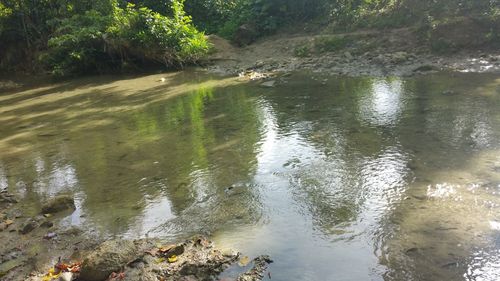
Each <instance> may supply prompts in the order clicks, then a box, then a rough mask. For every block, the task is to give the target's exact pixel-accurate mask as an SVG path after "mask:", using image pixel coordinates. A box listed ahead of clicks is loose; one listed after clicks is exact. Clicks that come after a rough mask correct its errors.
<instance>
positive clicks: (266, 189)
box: [0, 71, 500, 281]
mask: <svg viewBox="0 0 500 281" xmlns="http://www.w3.org/2000/svg"><path fill="white" fill-rule="evenodd" d="M161 78H165V79H163V80H165V81H163V82H161ZM276 81H277V83H276V86H274V87H262V86H260V85H259V83H256V82H245V81H239V80H238V79H237V78H221V77H216V76H210V75H207V74H204V73H200V72H195V71H185V72H179V73H171V74H158V75H149V76H140V77H126V78H124V77H97V78H96V77H91V78H84V79H79V80H74V81H70V82H63V83H58V84H51V85H46V86H41V87H37V88H34V89H23V90H18V91H14V92H8V93H2V94H0V124H1V126H0V189H8V190H9V191H10V192H12V193H14V194H16V195H17V196H19V197H20V198H21V199H22V201H21V204H23V206H24V209H25V212H27V213H30V212H32V213H33V214H35V213H36V210H39V207H40V204H41V202H43V201H44V200H45V199H46V198H49V197H50V196H52V195H54V194H58V193H61V192H63V193H71V194H74V196H75V198H76V201H77V202H76V203H77V210H76V211H75V212H74V213H73V214H72V215H71V216H68V217H66V218H65V219H63V220H62V222H61V227H62V228H64V227H71V226H79V227H82V228H83V229H85V231H86V233H87V234H88V235H99V236H105V237H110V238H112V237H124V238H139V237H146V236H148V237H154V236H160V237H165V238H169V239H175V240H177V239H183V238H186V237H189V236H190V235H193V234H196V233H206V234H209V235H210V236H211V237H212V239H214V240H215V241H216V243H217V244H218V245H219V246H221V247H223V248H234V249H237V250H239V251H241V252H244V253H245V254H248V255H250V256H256V255H259V254H269V255H270V256H271V257H272V258H273V259H274V261H275V262H274V263H273V264H272V265H271V267H270V270H271V274H272V280H275V281H280V280H282V281H291V280H318V281H319V280H332V281H333V280H335V281H336V280H500V110H499V109H500V77H499V76H498V75H490V74H456V73H454V74H450V73H438V74H432V75H426V76H418V77H411V78H397V77H392V78H369V77H365V78H346V77H336V76H321V75H318V74H308V73H294V74H292V75H288V76H283V77H280V78H277V79H276ZM266 278H267V277H266Z"/></svg>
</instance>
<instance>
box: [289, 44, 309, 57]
mask: <svg viewBox="0 0 500 281" xmlns="http://www.w3.org/2000/svg"><path fill="white" fill-rule="evenodd" d="M293 53H294V55H295V56H296V57H299V58H304V57H308V56H309V55H310V54H311V48H309V46H307V45H302V46H297V47H296V48H295V49H294V50H293Z"/></svg>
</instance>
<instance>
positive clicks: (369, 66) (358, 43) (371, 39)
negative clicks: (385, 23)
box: [206, 28, 500, 77]
mask: <svg viewBox="0 0 500 281" xmlns="http://www.w3.org/2000/svg"><path fill="white" fill-rule="evenodd" d="M210 41H211V42H212V44H213V46H214V52H213V54H212V55H211V57H210V59H209V60H210V62H209V65H208V66H207V68H206V69H207V70H208V71H209V72H214V73H220V74H223V75H238V74H241V73H245V72H249V71H255V72H260V73H268V74H269V73H275V72H281V73H283V72H291V71H303V70H306V71H312V72H315V73H321V74H329V75H346V76H354V77H356V76H372V77H373V76H375V77H383V76H412V75H416V74H422V73H429V72H437V71H456V72H477V73H484V72H490V73H491V72H494V73H498V72H500V51H498V49H492V48H490V47H485V48H484V49H480V48H478V47H474V48H469V49H468V48H463V49H460V50H447V51H446V52H441V53H439V52H436V51H433V50H431V47H430V46H429V43H427V42H423V41H422V39H421V38H420V37H419V35H418V34H417V33H416V32H415V31H414V30H413V29H408V28H405V29H394V30H387V31H380V30H367V31H358V32H353V33H340V34H315V35H309V34H305V35H303V34H279V35H275V36H271V37H267V38H263V39H261V40H259V41H257V42H255V43H253V44H251V45H249V46H246V47H242V48H239V47H235V46H233V45H232V44H231V43H230V42H228V41H226V40H224V39H222V38H220V37H217V36H212V37H210Z"/></svg>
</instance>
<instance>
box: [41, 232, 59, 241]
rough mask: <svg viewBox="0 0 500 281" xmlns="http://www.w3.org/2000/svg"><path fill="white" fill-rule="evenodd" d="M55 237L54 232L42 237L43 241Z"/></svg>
mask: <svg viewBox="0 0 500 281" xmlns="http://www.w3.org/2000/svg"><path fill="white" fill-rule="evenodd" d="M56 236H57V234H56V233H55V232H49V233H47V234H45V236H43V239H47V240H50V239H52V238H55V237H56Z"/></svg>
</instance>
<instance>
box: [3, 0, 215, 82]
mask: <svg viewBox="0 0 500 281" xmlns="http://www.w3.org/2000/svg"><path fill="white" fill-rule="evenodd" d="M14 2H18V3H17V4H19V3H20V1H13V2H12V3H11V4H12V5H11V7H12V8H10V9H11V10H14V9H18V10H21V8H20V7H21V6H19V5H15V3H14ZM42 2H43V3H45V4H47V5H46V6H43V7H42V8H48V7H51V10H52V12H50V13H51V14H52V18H50V19H49V18H47V17H44V18H38V17H37V16H36V14H35V11H33V13H32V14H29V16H28V17H26V14H25V12H26V11H24V13H21V12H20V13H18V14H14V15H13V16H12V15H7V16H5V17H2V18H0V20H1V19H4V20H6V22H7V23H8V24H2V27H7V28H10V29H12V30H13V31H16V30H17V31H18V32H17V33H15V32H13V34H17V35H14V36H11V35H10V34H9V32H2V33H1V34H0V39H2V42H6V43H7V44H6V45H9V42H10V45H11V46H14V45H15V44H16V43H15V42H19V39H21V38H19V37H25V38H23V39H26V44H24V46H23V47H24V48H22V49H25V50H29V51H30V52H31V53H35V54H37V55H36V56H34V57H33V58H32V63H33V64H35V65H37V66H40V67H41V68H42V69H44V70H49V71H50V72H51V73H52V74H55V75H67V74H74V73H82V72H96V71H97V72H107V71H116V70H123V69H128V68H137V67H142V66H147V65H151V64H164V65H167V66H176V65H183V64H185V63H191V62H195V61H197V60H198V59H199V58H200V57H201V56H202V55H204V54H205V53H206V52H207V51H208V45H207V42H206V40H205V37H204V35H203V33H200V32H199V31H197V30H196V28H195V27H194V26H193V25H192V24H191V20H190V17H188V16H186V15H185V13H184V10H183V1H180V0H175V1H172V2H171V3H170V4H169V11H170V12H169V13H170V16H169V17H167V16H164V15H161V14H160V13H157V12H154V11H152V10H151V9H149V8H147V7H137V6H136V5H134V4H132V3H126V2H122V1H118V0H106V1H77V0H74V1H58V0H45V1H40V2H39V3H42ZM30 3H31V2H30ZM61 3H63V4H61ZM25 4H27V3H25ZM28 7H29V6H28ZM31 8H33V7H31ZM54 8H55V9H54ZM0 11H4V12H1V13H2V15H3V14H5V13H6V12H5V11H7V12H8V10H7V7H6V6H4V7H0ZM46 12H47V13H49V11H46ZM20 15H21V16H20ZM34 18H36V19H37V22H38V26H35V25H33V27H32V28H27V27H26V25H24V24H23V21H24V22H26V20H29V21H30V22H33V20H32V19H34ZM19 22H20V23H21V24H20V25H16V23H19ZM2 30H3V28H2V29H0V31H2ZM19 34H21V36H20V35H19ZM16 49H17V50H18V49H19V48H16ZM16 49H14V51H12V52H8V50H6V52H5V53H4V54H8V53H14V52H15V50H16ZM0 59H1V60H2V61H9V58H8V55H3V56H2V57H1V58H0Z"/></svg>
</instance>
